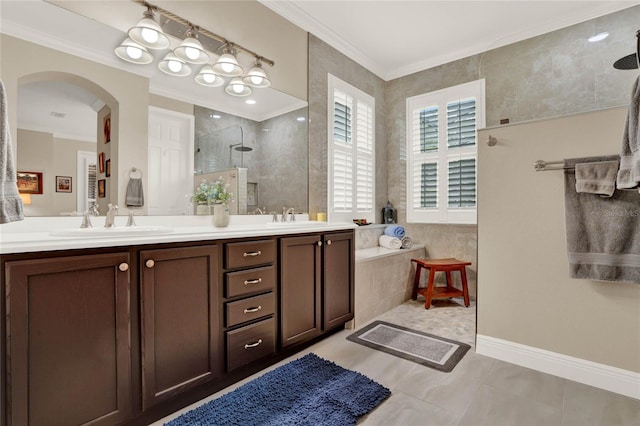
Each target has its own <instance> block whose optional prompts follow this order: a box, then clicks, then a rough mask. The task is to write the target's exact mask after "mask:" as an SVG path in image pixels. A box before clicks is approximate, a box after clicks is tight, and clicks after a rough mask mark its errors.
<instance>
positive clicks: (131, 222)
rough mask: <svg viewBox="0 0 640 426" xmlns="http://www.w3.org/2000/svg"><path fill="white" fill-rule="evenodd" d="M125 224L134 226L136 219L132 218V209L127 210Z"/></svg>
mask: <svg viewBox="0 0 640 426" xmlns="http://www.w3.org/2000/svg"><path fill="white" fill-rule="evenodd" d="M127 226H136V221H135V220H133V210H129V218H128V219H127Z"/></svg>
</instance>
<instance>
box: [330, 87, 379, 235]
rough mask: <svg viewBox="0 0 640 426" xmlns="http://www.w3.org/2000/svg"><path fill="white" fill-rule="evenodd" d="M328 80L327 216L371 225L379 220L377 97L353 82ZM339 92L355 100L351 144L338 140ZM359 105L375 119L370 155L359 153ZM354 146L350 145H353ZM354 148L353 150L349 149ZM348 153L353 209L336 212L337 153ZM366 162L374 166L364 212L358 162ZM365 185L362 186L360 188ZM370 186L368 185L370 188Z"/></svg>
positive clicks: (372, 121) (333, 219) (336, 219)
mask: <svg viewBox="0 0 640 426" xmlns="http://www.w3.org/2000/svg"><path fill="white" fill-rule="evenodd" d="M327 76H328V79H327V80H328V81H327V83H328V84H327V86H328V89H327V104H328V105H327V204H328V206H327V217H328V220H330V221H345V222H351V221H352V220H353V219H366V220H367V221H368V222H375V220H376V217H375V216H376V206H375V202H376V197H375V195H376V188H375V182H376V172H375V169H376V134H375V133H376V132H375V129H376V105H375V98H374V97H373V96H371V95H369V94H367V93H365V92H363V91H362V90H360V89H358V88H356V87H354V86H352V85H350V84H349V83H347V82H345V81H343V80H341V79H339V78H338V77H336V76H334V75H332V74H328V75H327ZM336 90H339V91H342V92H344V93H345V94H347V95H348V96H350V97H351V98H352V110H351V113H350V115H351V132H350V134H351V143H350V144H349V143H344V142H341V141H335V140H334V102H335V91H336ZM359 103H364V104H366V105H367V106H368V107H369V108H370V109H371V110H370V111H369V114H370V116H371V122H370V128H369V131H370V136H371V139H370V140H369V139H367V141H368V142H367V143H366V145H370V151H369V152H363V151H362V150H359V148H358V146H359V144H360V142H359V140H360V132H361V128H360V127H359V124H358V120H359V118H360V117H359V115H358V114H359V108H360V106H359V105H358V104H359ZM349 145H350V146H349ZM349 147H350V149H348V148H349ZM337 152H338V153H343V154H345V153H347V152H349V153H350V155H351V160H352V161H351V167H352V173H351V194H352V196H351V201H352V205H351V210H350V211H336V210H335V202H334V195H335V194H334V190H333V188H334V181H335V179H334V173H333V170H334V164H335V157H336V153H337ZM359 159H360V160H363V159H364V160H366V161H368V162H369V163H370V165H371V169H370V173H367V175H370V181H369V182H365V183H368V184H369V185H370V188H371V193H370V194H366V197H367V198H368V199H370V209H367V210H362V209H358V206H357V201H358V194H359V192H358V186H359V183H360V184H362V183H363V182H362V179H358V160H359ZM360 186H361V185H360ZM367 186H368V185H367Z"/></svg>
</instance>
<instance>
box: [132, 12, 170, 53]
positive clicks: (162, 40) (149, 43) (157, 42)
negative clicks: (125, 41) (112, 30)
mask: <svg viewBox="0 0 640 426" xmlns="http://www.w3.org/2000/svg"><path fill="white" fill-rule="evenodd" d="M128 35H129V38H131V40H133V41H135V42H136V43H138V44H141V45H143V46H144V47H147V48H149V49H166V48H167V47H169V37H167V36H166V35H165V33H164V32H163V31H162V28H160V25H158V23H157V22H156V20H155V19H154V17H153V12H152V11H151V9H150V8H149V9H147V11H146V12H144V18H142V19H141V20H140V21H139V22H138V23H137V24H136V25H135V26H134V27H131V28H129V33H128Z"/></svg>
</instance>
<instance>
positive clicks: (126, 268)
mask: <svg viewBox="0 0 640 426" xmlns="http://www.w3.org/2000/svg"><path fill="white" fill-rule="evenodd" d="M118 269H120V270H121V271H122V272H125V271H127V270H128V269H129V264H128V263H125V262H122V263H121V264H120V265H118Z"/></svg>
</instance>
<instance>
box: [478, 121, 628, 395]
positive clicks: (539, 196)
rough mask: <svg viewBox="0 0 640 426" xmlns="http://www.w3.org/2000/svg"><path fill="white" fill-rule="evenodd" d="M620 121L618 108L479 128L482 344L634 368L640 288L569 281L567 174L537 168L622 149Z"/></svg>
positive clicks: (479, 332) (479, 283) (617, 284)
mask: <svg viewBox="0 0 640 426" xmlns="http://www.w3.org/2000/svg"><path fill="white" fill-rule="evenodd" d="M625 117H626V108H615V109H608V110H603V111H599V112H592V113H585V114H579V115H572V116H566V117H561V118H555V119H548V120H542V121H535V122H530V123H523V124H518V125H512V126H505V127H500V128H493V129H487V130H483V131H480V132H479V141H481V143H480V145H479V154H478V155H479V160H478V166H479V169H478V179H479V184H478V188H479V192H478V197H479V200H478V314H477V315H478V323H477V330H478V335H479V340H478V341H479V342H480V336H488V337H491V338H496V339H501V340H503V341H507V342H513V343H516V344H520V345H526V346H528V347H533V348H539V349H542V350H546V351H550V352H553V353H556V354H562V355H567V356H569V357H575V358H578V359H581V360H587V361H590V362H594V363H598V364H603V365H606V366H611V367H616V368H619V369H623V370H626V371H628V372H640V285H637V284H620V283H611V282H596V281H589V280H576V279H570V278H569V276H568V265H567V257H566V243H565V217H564V186H563V185H564V180H563V173H562V172H561V171H546V172H535V171H534V169H533V162H534V161H535V160H538V159H542V160H547V161H553V160H562V159H564V158H576V157H589V156H596V155H610V154H617V153H619V152H620V147H621V141H622V139H621V138H622V131H623V128H624V122H625ZM489 135H492V136H494V137H495V138H497V140H498V144H497V145H496V146H494V147H488V146H487V145H486V144H485V143H484V141H486V140H487V138H488V136H489ZM635 380H636V385H635V387H636V391H637V379H635Z"/></svg>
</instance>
